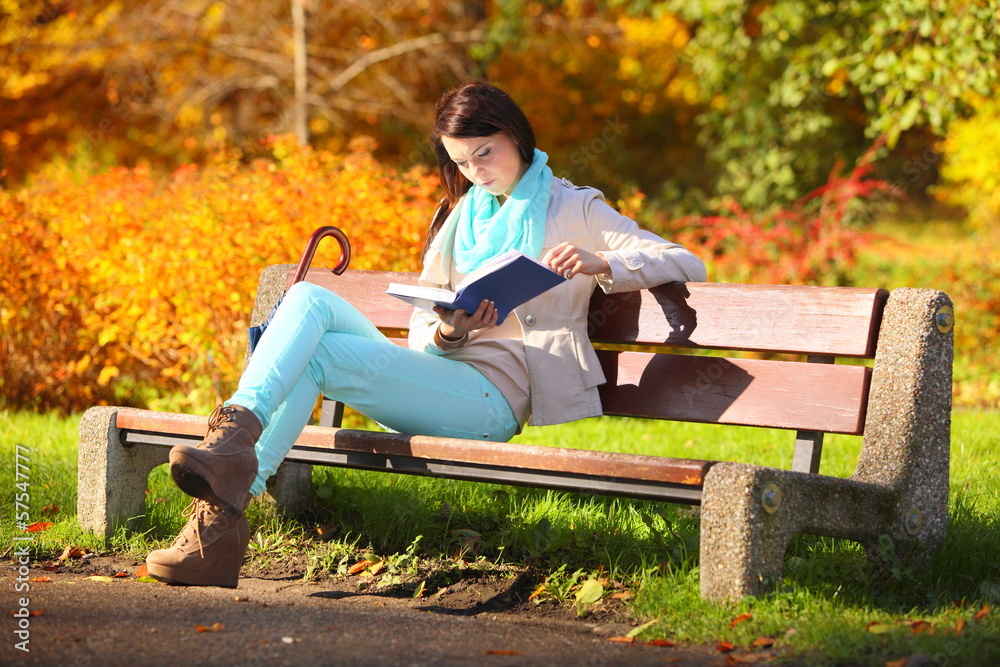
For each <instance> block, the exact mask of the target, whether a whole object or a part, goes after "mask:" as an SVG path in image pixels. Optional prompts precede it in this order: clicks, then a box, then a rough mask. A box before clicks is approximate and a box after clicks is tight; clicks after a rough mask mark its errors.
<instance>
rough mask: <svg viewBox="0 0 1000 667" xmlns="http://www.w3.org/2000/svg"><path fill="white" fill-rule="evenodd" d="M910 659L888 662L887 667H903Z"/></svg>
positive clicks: (886, 662)
mask: <svg viewBox="0 0 1000 667" xmlns="http://www.w3.org/2000/svg"><path fill="white" fill-rule="evenodd" d="M907 660H908V658H900V659H899V660H886V661H885V667H903V665H905V664H906V661H907Z"/></svg>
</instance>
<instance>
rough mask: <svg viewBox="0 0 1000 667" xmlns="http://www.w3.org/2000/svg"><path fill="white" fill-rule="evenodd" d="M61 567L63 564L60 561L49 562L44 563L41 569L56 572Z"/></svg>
mask: <svg viewBox="0 0 1000 667" xmlns="http://www.w3.org/2000/svg"><path fill="white" fill-rule="evenodd" d="M60 565H62V563H61V562H60V561H57V560H53V561H49V562H47V563H44V564H43V565H42V566H41V569H43V570H45V571H46V572H55V571H56V570H58V569H59V566H60Z"/></svg>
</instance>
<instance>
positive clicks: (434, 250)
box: [146, 82, 705, 587]
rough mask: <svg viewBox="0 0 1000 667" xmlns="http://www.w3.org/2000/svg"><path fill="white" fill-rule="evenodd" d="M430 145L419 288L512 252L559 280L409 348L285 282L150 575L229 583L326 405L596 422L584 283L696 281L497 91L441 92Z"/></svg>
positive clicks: (677, 254)
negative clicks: (579, 182)
mask: <svg viewBox="0 0 1000 667" xmlns="http://www.w3.org/2000/svg"><path fill="white" fill-rule="evenodd" d="M433 142H434V146H435V148H436V151H437V157H438V167H439V170H440V174H441V181H442V184H443V185H444V189H445V198H444V199H443V200H442V204H441V206H440V208H439V209H438V211H437V213H436V214H435V216H434V220H433V222H432V224H431V228H430V231H429V233H428V237H427V242H426V244H425V247H424V268H423V272H422V273H421V276H420V283H421V284H422V285H426V286H432V287H447V288H450V287H451V286H452V285H455V284H457V283H458V282H459V281H460V280H461V279H462V278H463V277H464V276H465V275H466V274H467V273H469V272H470V271H472V270H473V269H475V268H476V267H478V266H480V265H481V264H483V263H484V262H486V261H488V260H489V259H490V258H492V257H495V256H497V255H499V254H501V253H503V252H506V251H508V250H511V249H517V250H520V251H522V252H524V253H526V254H528V255H530V256H532V257H536V258H540V259H541V261H542V262H544V263H546V264H547V265H548V266H549V267H551V268H552V269H553V270H555V271H558V272H560V273H562V274H563V275H565V276H566V277H567V278H569V280H567V281H566V282H564V283H562V284H560V285H559V286H557V287H555V288H553V289H551V290H549V291H548V292H545V293H544V294H542V295H540V296H538V297H536V298H535V299H532V300H531V301H528V302H527V303H525V304H523V305H522V306H520V307H519V308H517V309H516V310H515V311H514V313H513V316H512V317H507V318H506V319H505V320H504V322H503V323H502V324H501V325H499V326H497V314H496V311H495V309H494V307H493V304H492V303H491V302H490V301H485V300H484V301H483V302H482V303H481V304H480V305H479V307H478V308H477V309H476V311H475V312H463V311H460V310H459V311H454V312H449V311H446V310H443V309H437V310H436V312H435V314H433V315H432V314H429V313H426V312H424V311H421V310H415V311H414V313H413V316H412V318H411V321H410V334H409V349H405V348H401V347H399V346H397V345H394V344H393V343H391V342H389V341H388V340H387V339H386V338H385V336H383V335H382V334H381V333H379V331H378V330H377V329H376V328H375V327H374V326H373V325H372V324H371V323H370V322H368V321H367V320H366V319H365V318H364V316H363V315H361V314H360V313H359V312H358V311H357V310H355V309H354V308H353V307H352V306H351V305H350V304H348V303H347V302H345V301H344V300H343V299H341V298H340V297H338V296H337V295H336V294H334V293H332V292H330V291H328V290H325V289H323V288H320V287H316V286H315V285H311V284H309V283H304V282H303V283H298V284H296V285H295V286H293V287H292V288H291V289H290V290H289V292H288V294H287V295H286V296H285V298H284V300H283V301H282V304H281V307H280V308H279V309H278V311H277V313H276V314H275V317H274V319H273V320H272V322H271V324H270V326H269V327H268V328H267V330H266V332H265V333H264V335H263V337H262V338H261V340H260V342H259V343H258V345H257V348H256V350H255V352H254V355H253V357H252V358H251V360H250V364H249V365H248V367H247V369H246V371H245V373H244V374H243V376H242V378H241V379H240V384H239V389H238V390H237V391H236V393H235V394H234V395H233V396H232V398H230V399H229V400H228V401H227V402H226V403H225V406H224V407H223V406H220V407H219V408H217V409H216V411H215V413H213V415H212V417H211V418H210V420H209V432H208V435H207V436H206V438H205V440H204V441H203V442H202V443H201V444H200V445H199V446H198V447H197V448H195V447H185V446H178V447H175V448H174V449H172V450H171V452H170V464H171V474H172V475H173V478H174V480H175V481H176V482H177V485H178V486H179V487H180V488H181V489H182V490H183V491H184V492H185V493H187V494H188V495H190V496H192V497H193V498H194V500H193V502H192V504H191V505H190V506H189V509H188V511H187V512H186V515H187V516H189V517H190V518H189V521H188V523H187V525H186V526H185V527H184V529H183V530H182V531H181V534H180V535H179V536H178V537H177V539H176V540H175V541H174V543H173V545H172V546H170V547H169V548H167V549H161V550H158V551H154V552H152V553H151V554H149V556H148V557H147V559H146V563H147V566H148V569H149V573H150V574H151V575H153V576H154V577H156V578H158V579H161V580H163V581H167V582H171V583H182V584H193V585H214V586H227V587H235V586H236V585H237V582H238V579H239V570H240V566H241V564H242V561H243V556H244V555H245V553H246V549H247V545H248V543H249V541H250V529H249V526H248V524H247V520H246V517H245V515H244V510H245V509H246V507H247V505H248V504H249V502H250V498H251V497H252V496H256V495H260V494H261V493H263V492H264V490H265V482H266V481H267V479H268V477H270V476H271V475H273V474H274V472H275V471H276V470H277V468H278V465H279V464H280V463H281V461H282V459H284V457H285V456H286V455H287V453H288V451H289V449H291V447H292V444H293V443H294V442H295V440H296V438H297V437H298V435H299V433H300V432H301V431H302V428H303V427H304V426H305V424H306V423H307V421H308V419H309V417H310V415H311V413H312V409H313V406H314V405H315V403H316V399H317V398H318V396H319V395H320V393H323V394H324V395H326V396H328V397H330V398H333V399H336V400H338V401H341V402H343V403H344V404H346V405H349V406H351V407H352V408H354V409H356V410H358V411H359V412H361V413H363V414H365V415H367V416H369V417H371V418H372V419H374V420H375V421H377V422H378V423H380V424H382V425H384V426H385V427H387V428H390V429H393V430H396V431H399V432H402V433H411V434H422V435H440V436H451V437H462V438H475V439H483V440H494V441H506V440H509V439H510V438H511V437H512V436H514V435H515V434H516V433H517V432H519V431H520V430H521V428H522V427H523V426H524V424H526V423H531V424H535V425H544V424H557V423H561V422H566V421H570V420H574V419H581V418H583V417H593V416H597V415H600V414H601V403H600V398H599V396H598V390H597V387H598V385H600V384H602V383H603V382H604V375H603V373H602V371H601V367H600V364H599V363H598V361H597V357H596V354H595V353H594V350H593V348H592V347H591V345H590V341H589V340H588V338H587V312H588V306H589V303H590V297H591V293H592V292H593V291H594V288H595V287H597V286H600V288H601V289H603V290H604V291H605V292H620V291H626V290H636V289H642V288H646V287H652V286H655V285H660V284H662V283H666V282H672V281H703V280H705V267H704V264H703V263H702V262H701V260H699V259H698V258H697V257H696V256H694V255H693V254H692V253H691V252H689V251H688V250H686V249H685V248H683V247H681V246H679V245H677V244H675V243H670V242H668V241H665V240H663V239H662V238H660V237H658V236H656V235H655V234H652V233H650V232H648V231H644V230H642V229H640V228H639V227H638V226H637V225H636V224H635V222H633V221H632V220H630V219H629V218H627V217H625V216H622V215H619V214H618V213H616V212H615V211H614V210H613V209H612V208H611V207H609V206H608V205H607V204H606V203H605V202H604V197H603V195H601V193H600V192H598V191H596V190H593V189H590V188H581V187H576V186H574V185H573V184H571V183H570V182H569V181H566V180H563V179H556V178H553V176H552V170H551V169H550V168H549V167H548V166H547V165H546V161H547V159H548V157H547V156H546V154H545V153H543V152H541V151H539V150H537V149H536V148H535V136H534V132H533V131H532V129H531V125H530V124H529V123H528V120H527V118H526V117H525V115H524V113H523V112H522V111H521V109H520V108H519V107H518V106H517V104H515V103H514V101H513V100H511V98H510V97H509V96H508V95H507V94H506V93H504V92H503V91H501V90H499V89H498V88H496V87H494V86H491V85H489V84H486V83H481V82H474V83H468V84H465V85H462V86H459V87H458V88H455V89H453V90H451V91H449V92H447V93H445V94H444V96H443V97H442V98H441V99H440V100H439V102H438V105H437V116H436V123H435V127H434V133H433ZM387 361H388V362H391V363H386V362H387Z"/></svg>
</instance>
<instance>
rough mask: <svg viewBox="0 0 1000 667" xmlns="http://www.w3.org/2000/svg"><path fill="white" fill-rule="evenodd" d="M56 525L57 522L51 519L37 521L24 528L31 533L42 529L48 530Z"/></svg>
mask: <svg viewBox="0 0 1000 667" xmlns="http://www.w3.org/2000/svg"><path fill="white" fill-rule="evenodd" d="M54 525H56V524H54V523H52V522H51V521H36V522H35V523H33V524H31V525H30V526H28V527H27V528H25V529H24V530H25V531H26V532H29V533H37V532H39V531H42V530H48V529H49V528H51V527H52V526H54Z"/></svg>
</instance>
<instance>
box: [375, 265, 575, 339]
mask: <svg viewBox="0 0 1000 667" xmlns="http://www.w3.org/2000/svg"><path fill="white" fill-rule="evenodd" d="M565 280H566V278H564V277H562V276H561V275H559V274H558V273H556V272H555V271H553V270H552V269H550V268H549V267H547V266H546V265H544V264H542V263H541V262H540V261H538V260H537V259H533V258H531V257H528V256H527V255H525V254H524V253H522V252H519V251H517V250H511V251H509V252H506V253H504V254H502V255H500V256H499V257H497V258H496V259H493V260H491V261H489V262H487V263H486V264H484V265H482V266H481V267H479V268H478V269H476V270H475V271H473V272H472V273H470V274H469V275H467V276H466V277H465V279H464V280H462V282H460V283H459V284H458V285H457V286H456V288H455V291H454V292H453V291H451V290H446V289H439V288H436V287H420V286H419V285H400V284H398V283H390V285H389V288H388V289H387V290H386V293H387V294H391V295H393V296H394V297H397V298H399V299H402V300H403V301H406V302H407V303H410V304H412V305H414V306H416V307H417V308H421V309H423V310H426V311H427V312H434V306H442V307H443V308H447V309H448V310H457V309H459V308H461V309H462V310H464V311H465V312H467V313H474V312H476V309H477V308H478V307H479V304H480V303H481V302H482V300H483V299H489V300H491V301H493V303H494V305H495V306H496V309H497V324H502V323H503V321H504V320H505V319H506V318H507V315H509V314H510V312H511V311H512V310H514V309H515V308H517V307H518V306H520V305H521V304H522V303H524V302H525V301H530V300H531V299H534V298H535V297H536V296H538V295H539V294H541V293H542V292H545V291H547V290H550V289H552V288H553V287H555V286H556V285H558V284H560V283H562V282H564V281H565Z"/></svg>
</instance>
